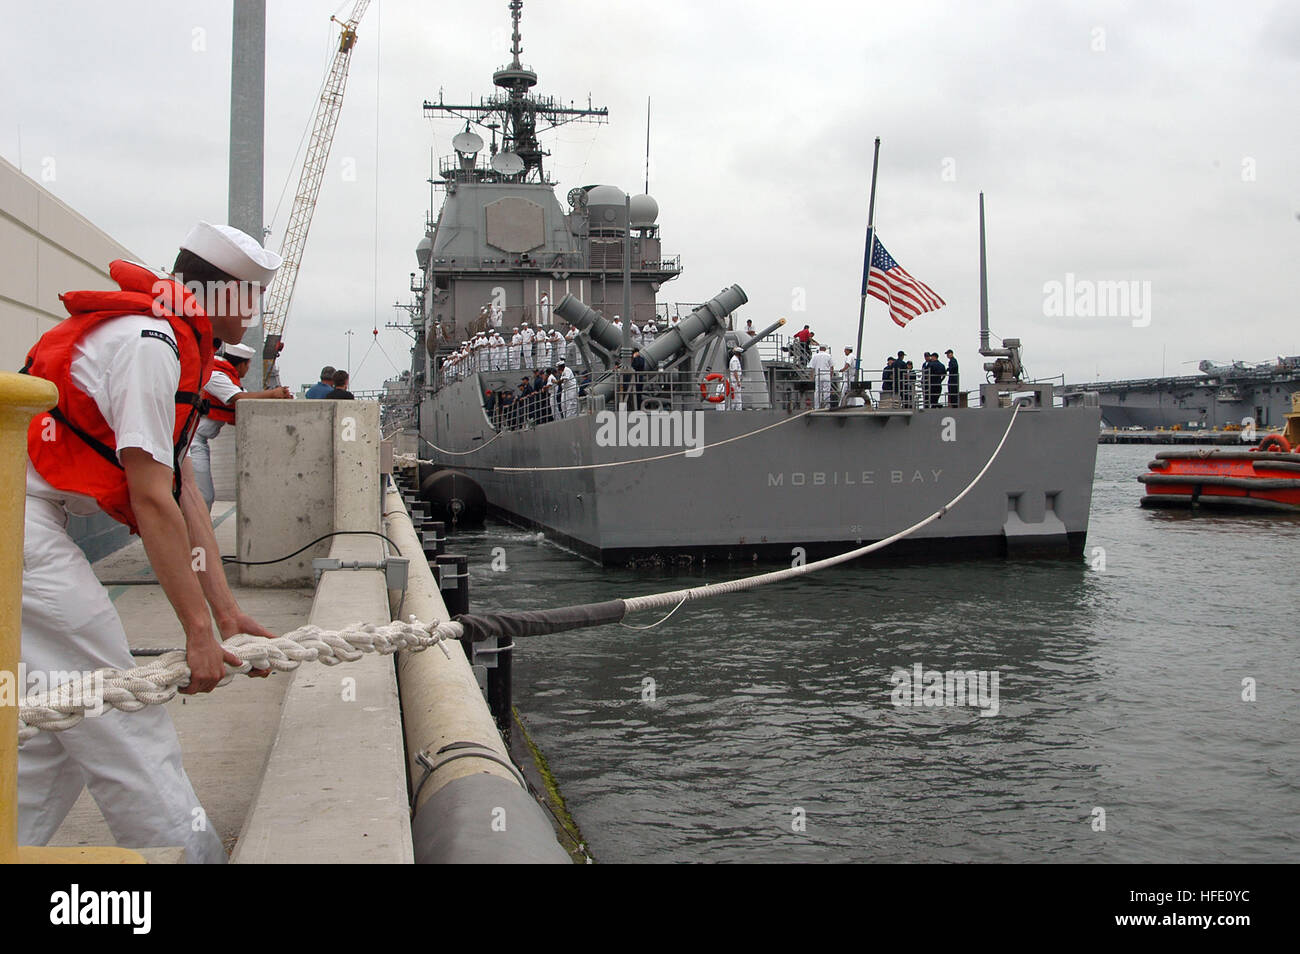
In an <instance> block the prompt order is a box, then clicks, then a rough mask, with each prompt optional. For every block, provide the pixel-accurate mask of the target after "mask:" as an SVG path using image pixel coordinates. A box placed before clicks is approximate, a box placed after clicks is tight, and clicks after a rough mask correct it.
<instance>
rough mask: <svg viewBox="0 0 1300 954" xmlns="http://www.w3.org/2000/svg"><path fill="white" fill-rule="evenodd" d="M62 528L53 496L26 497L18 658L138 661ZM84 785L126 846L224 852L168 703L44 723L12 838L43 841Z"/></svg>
mask: <svg viewBox="0 0 1300 954" xmlns="http://www.w3.org/2000/svg"><path fill="white" fill-rule="evenodd" d="M66 527H67V513H66V511H65V510H64V509H63V508H62V507H61V506H60V505H59V504H57V503H54V502H53V501H50V500H46V499H44V498H42V497H28V498H27V519H26V528H25V539H24V543H23V619H22V640H23V643H22V661H23V662H24V663H26V665H27V671H28V673H33V672H37V671H39V672H45V673H49V672H54V671H59V670H63V671H67V670H76V671H82V670H85V671H90V670H94V669H101V668H104V667H109V666H111V667H113V668H116V669H129V668H131V667H133V666H134V665H136V663H135V661H134V660H133V659H132V657H131V653H130V649H129V646H128V644H127V640H126V633H125V631H124V630H123V629H122V622H121V620H120V619H118V616H117V611H116V610H114V609H113V603H112V601H111V600H110V599H109V597H108V592H107V591H106V590H105V589H104V587H103V586H101V585H100V584H99V582H98V581H97V580H96V579H95V574H94V573H93V571H92V570H91V568H90V563H89V562H88V561H87V560H86V557H85V555H84V554H83V553H82V552H81V549H80V548H79V547H78V546H77V545H76V544H75V543H73V542H72V539H71V538H70V537H69V536H68V534H67V531H66ZM87 786H88V787H89V788H90V793H91V795H93V796H94V798H95V802H96V803H97V804H98V805H99V809H100V811H101V812H102V813H103V815H104V819H105V821H107V822H108V827H109V829H110V830H111V831H112V832H113V837H114V838H115V839H117V842H118V844H119V845H121V846H122V847H125V848H154V847H165V846H177V845H179V846H181V847H183V848H184V849H185V858H186V860H187V861H189V862H191V863H213V862H216V863H224V862H225V861H226V853H225V850H224V849H223V848H222V847H221V839H220V838H219V837H218V836H217V833H216V831H215V829H214V828H213V825H212V822H211V821H210V820H209V819H208V818H207V817H206V815H205V813H204V812H203V809H202V806H201V805H200V804H199V800H198V797H197V796H196V795H195V794H194V788H193V786H192V785H191V784H190V780H189V777H188V776H187V775H186V774H185V768H184V766H183V765H182V764H181V747H180V742H179V740H178V739H177V738H176V729H175V728H174V727H173V725H172V719H171V716H170V715H169V714H168V713H167V710H166V708H165V707H163V706H145V707H144V708H143V709H141V710H140V711H139V712H119V711H117V710H115V709H106V710H105V711H104V712H103V714H101V715H99V716H97V717H87V718H86V719H84V720H83V721H82V722H81V723H79V724H78V725H76V726H74V727H73V728H71V729H68V730H66V731H64V732H41V733H40V734H39V735H37V736H36V737H35V738H33V739H30V740H28V741H27V742H25V743H23V744H22V745H21V746H20V748H19V750H18V843H19V844H20V845H44V844H46V843H47V842H48V841H49V839H50V837H51V836H52V835H53V834H54V832H55V831H56V830H57V829H58V827H59V825H60V824H62V822H63V819H64V816H66V815H67V813H68V811H69V809H71V808H72V805H73V803H74V802H76V800H77V797H78V796H79V795H80V794H81V790H82V788H83V787H87ZM196 829H197V830H196Z"/></svg>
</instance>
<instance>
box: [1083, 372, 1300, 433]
mask: <svg viewBox="0 0 1300 954" xmlns="http://www.w3.org/2000/svg"><path fill="white" fill-rule="evenodd" d="M1286 360H1287V361H1292V360H1294V359H1286ZM1297 390H1300V372H1298V371H1297V370H1296V369H1295V368H1293V367H1290V366H1289V365H1281V364H1280V365H1279V366H1277V367H1273V368H1263V369H1261V368H1244V369H1235V368H1227V369H1225V368H1220V369H1216V371H1215V373H1214V374H1202V375H1199V376H1186V377H1178V378H1144V379H1141V380H1133V381H1108V382H1102V383H1097V384H1075V385H1067V386H1066V387H1065V388H1063V389H1062V390H1061V392H1060V394H1061V397H1062V399H1063V400H1064V402H1065V403H1066V404H1067V405H1072V404H1082V403H1083V402H1084V400H1085V395H1096V400H1097V401H1098V402H1099V403H1100V406H1101V417H1102V420H1103V421H1104V422H1105V423H1106V425H1107V426H1109V427H1142V428H1148V429H1154V428H1157V427H1174V426H1175V425H1177V426H1179V427H1183V428H1186V427H1189V426H1190V427H1194V428H1195V427H1206V428H1214V427H1223V426H1224V425H1228V424H1236V425H1239V424H1241V423H1242V422H1243V421H1245V420H1252V421H1254V422H1255V423H1256V425H1258V426H1259V427H1281V426H1282V425H1283V424H1285V423H1286V415H1287V413H1288V412H1289V411H1290V410H1291V395H1292V394H1293V393H1295V392H1296V391H1297Z"/></svg>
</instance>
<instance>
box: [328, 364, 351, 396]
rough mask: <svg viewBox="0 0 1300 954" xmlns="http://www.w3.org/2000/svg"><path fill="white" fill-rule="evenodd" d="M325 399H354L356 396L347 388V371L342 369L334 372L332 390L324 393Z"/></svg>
mask: <svg viewBox="0 0 1300 954" xmlns="http://www.w3.org/2000/svg"><path fill="white" fill-rule="evenodd" d="M325 400H327V401H355V400H356V397H355V396H354V395H353V394H352V392H351V391H349V390H348V373H347V372H346V371H343V370H338V371H335V372H334V390H333V391H331V392H330V393H329V394H327V395H325Z"/></svg>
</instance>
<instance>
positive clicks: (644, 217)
mask: <svg viewBox="0 0 1300 954" xmlns="http://www.w3.org/2000/svg"><path fill="white" fill-rule="evenodd" d="M658 218H659V203H658V202H656V201H655V200H654V199H653V198H652V197H651V196H648V195H634V196H632V222H631V225H632V228H634V229H645V228H649V227H650V226H652V225H654V224H655V220H656V219H658Z"/></svg>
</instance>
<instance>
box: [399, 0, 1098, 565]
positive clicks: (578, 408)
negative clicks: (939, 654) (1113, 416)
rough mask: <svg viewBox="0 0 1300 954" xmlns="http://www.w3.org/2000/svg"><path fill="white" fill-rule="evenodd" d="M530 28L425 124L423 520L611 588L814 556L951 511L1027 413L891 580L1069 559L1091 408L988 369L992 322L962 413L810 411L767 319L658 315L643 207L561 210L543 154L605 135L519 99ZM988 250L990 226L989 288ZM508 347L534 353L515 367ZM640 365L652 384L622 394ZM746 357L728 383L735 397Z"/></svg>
mask: <svg viewBox="0 0 1300 954" xmlns="http://www.w3.org/2000/svg"><path fill="white" fill-rule="evenodd" d="M521 6H522V4H521V3H519V2H518V0H516V2H513V3H511V4H510V10H511V15H512V18H513V59H512V61H511V62H510V63H508V64H507V65H505V66H502V67H501V68H499V69H498V70H497V71H496V72H495V73H494V75H493V84H494V85H495V87H496V91H495V92H494V93H493V94H492V95H490V96H486V97H483V98H481V99H480V100H479V101H478V102H477V103H466V104H456V103H448V102H444V101H443V100H442V99H439V100H438V101H437V102H428V101H426V102H425V104H424V110H425V113H426V115H428V116H431V117H435V118H438V117H448V116H450V117H455V118H456V119H457V120H458V121H459V122H460V123H461V124H462V130H461V131H460V132H459V133H458V134H457V135H456V136H455V137H454V139H453V140H452V143H453V146H454V149H455V153H454V155H449V156H446V157H444V158H443V159H442V160H441V161H440V162H439V165H438V172H437V175H436V177H434V178H433V179H432V180H431V181H432V183H433V185H434V187H435V188H436V189H438V190H440V191H441V192H442V193H443V200H442V204H441V207H440V209H439V210H438V211H437V214H436V217H435V216H434V213H433V210H432V209H431V210H430V215H429V218H428V220H427V221H428V228H427V232H426V234H425V235H424V236H423V238H422V239H421V240H420V241H419V244H418V246H417V249H416V256H417V260H418V263H419V267H420V271H419V273H418V274H416V275H413V276H412V283H411V288H412V292H413V293H414V294H415V296H416V297H415V300H414V302H413V304H412V305H411V306H410V312H411V328H410V331H411V334H412V336H413V337H414V338H415V340H416V346H415V348H414V349H413V354H414V356H415V360H414V363H413V367H412V373H411V381H412V384H413V387H412V388H411V393H412V394H413V397H412V399H411V402H412V408H411V410H412V412H413V414H414V415H415V416H416V417H417V419H418V431H419V435H420V437H421V438H422V440H421V442H420V451H419V456H420V457H421V458H423V459H425V460H426V461H428V463H426V464H425V465H424V467H423V473H422V481H423V483H422V492H423V493H424V495H425V496H426V497H427V498H429V499H430V500H431V502H432V504H433V505H434V507H435V510H436V511H438V512H439V513H441V514H442V515H444V516H446V517H447V518H448V519H450V520H452V521H453V522H456V521H459V522H466V521H471V520H474V519H476V518H478V517H479V514H480V512H482V511H484V510H486V511H487V512H490V513H493V514H495V515H497V516H499V517H502V518H504V519H506V520H508V521H511V522H514V523H516V524H519V525H522V526H527V527H534V528H540V529H542V530H544V531H545V532H546V533H547V535H548V536H549V537H551V538H553V539H555V540H557V541H558V542H561V543H562V544H565V545H567V546H569V547H571V548H572V549H574V550H575V551H577V552H579V553H581V554H583V555H584V556H587V557H589V558H591V559H593V560H596V561H599V562H601V563H604V564H607V565H626V564H629V563H637V562H639V561H643V560H652V561H663V562H669V563H677V564H681V563H689V562H694V561H699V560H706V559H724V560H732V561H745V562H749V561H753V560H780V561H783V562H789V561H790V560H791V558H792V554H794V558H796V559H797V558H799V556H800V554H801V553H805V554H807V556H808V557H809V558H812V557H813V556H815V555H816V554H818V553H826V552H839V551H841V550H845V549H849V548H852V547H853V546H855V545H857V544H861V543H864V542H870V541H874V540H879V539H883V538H885V537H887V536H889V535H891V534H893V533H895V532H896V531H898V530H900V529H902V528H904V527H907V526H909V525H910V524H912V523H913V522H915V521H917V520H919V519H921V518H923V517H925V516H927V515H929V514H931V513H933V512H935V511H936V510H938V509H940V508H941V507H943V506H944V505H945V504H946V503H947V502H948V501H949V500H951V499H952V498H953V497H954V496H955V495H956V494H957V493H958V492H959V491H961V489H962V488H963V487H965V486H966V485H967V484H968V483H969V482H970V481H971V480H972V479H973V478H974V477H975V475H976V474H977V473H979V471H980V469H981V467H983V466H984V465H985V463H986V462H987V461H988V460H989V458H990V457H991V456H992V455H993V454H994V451H995V448H997V447H998V444H999V440H1000V439H1001V438H1002V435H1003V433H1004V432H1005V431H1006V430H1007V426H1008V423H1009V422H1010V421H1011V418H1012V413H1013V409H1014V406H1016V405H1019V407H1020V412H1019V416H1018V419H1017V420H1016V423H1015V425H1014V427H1013V428H1012V431H1011V433H1010V435H1009V437H1008V439H1007V441H1006V444H1005V446H1004V447H1003V449H1002V451H1001V453H1000V455H999V456H998V458H997V460H996V461H995V462H994V464H993V466H992V467H991V468H990V469H989V471H988V473H987V474H986V476H985V477H984V478H983V480H982V481H981V482H980V483H979V484H978V486H977V487H976V488H975V489H974V490H973V491H972V492H971V494H970V495H969V496H968V497H967V498H966V499H965V500H963V501H962V503H961V504H960V506H958V507H956V508H954V510H953V511H951V512H949V513H947V514H946V515H945V516H944V517H943V518H942V519H941V520H938V521H936V522H935V523H933V524H931V525H929V526H927V527H926V528H924V529H923V530H922V531H920V532H919V533H917V534H916V535H915V536H914V537H912V538H909V539H907V540H904V541H903V542H902V543H901V544H899V545H897V546H896V547H894V548H891V549H890V550H889V551H887V552H888V553H889V558H890V559H897V558H899V557H900V555H906V554H907V553H908V552H909V551H910V552H911V553H925V554H927V555H940V556H957V555H966V554H983V555H989V554H1006V553H1008V552H1025V553H1035V554H1038V553H1047V554H1070V553H1075V554H1077V553H1080V552H1082V549H1083V546H1084V540H1085V537H1086V533H1087V528H1088V512H1089V505H1090V502H1091V495H1092V478H1093V468H1094V464H1095V459H1096V447H1097V431H1098V421H1099V418H1098V412H1097V409H1096V407H1095V406H1079V407H1062V406H1059V404H1058V402H1057V400H1056V399H1055V396H1054V393H1053V388H1052V386H1051V385H1050V384H1041V383H1034V382H1028V381H1024V380H1022V379H1021V365H1020V360H1019V355H1020V350H1019V341H1018V340H1014V339H1008V340H1006V341H1004V342H1003V347H1002V348H999V349H993V348H990V347H989V346H988V334H987V330H986V329H987V306H985V309H984V311H985V313H984V315H983V317H984V319H985V324H984V325H983V329H982V331H981V339H980V345H981V348H980V351H981V354H983V355H985V356H987V357H991V358H993V359H995V360H993V361H992V362H990V363H988V364H986V365H985V368H986V370H987V371H988V373H989V383H985V384H983V386H982V387H980V389H979V394H978V401H975V400H970V401H968V399H967V395H966V394H964V393H963V394H960V395H958V394H956V393H954V394H953V395H952V396H951V397H950V396H949V394H948V393H947V392H946V391H945V393H944V394H943V395H942V396H941V397H940V398H939V399H938V400H937V401H936V400H933V399H932V398H933V392H930V391H928V390H927V388H926V386H925V382H924V381H923V380H922V381H918V380H916V379H915V377H914V376H911V377H909V378H908V379H906V380H900V381H899V386H898V388H897V389H894V390H890V391H886V392H882V391H881V390H880V384H881V382H880V380H879V373H878V372H877V379H876V380H875V381H872V380H855V381H844V380H842V376H841V375H840V374H839V373H837V374H836V375H835V384H834V387H833V389H830V391H831V393H830V394H829V395H827V394H825V393H821V394H819V393H818V391H819V388H818V382H817V381H815V380H814V378H813V377H812V373H811V372H810V371H809V370H808V368H807V367H806V355H801V354H800V353H799V345H798V344H797V343H796V342H795V341H794V340H793V339H788V338H786V337H785V336H784V334H783V333H782V332H781V322H780V321H777V320H774V319H775V316H770V317H768V318H766V319H763V320H760V321H757V322H754V319H750V321H751V322H754V324H757V325H759V326H760V327H759V328H754V329H751V328H749V327H748V326H745V327H742V323H741V318H740V317H739V315H738V309H739V308H740V307H741V306H742V305H744V304H745V303H746V301H747V298H746V295H745V293H744V291H743V290H742V289H741V288H740V287H739V286H736V285H732V286H730V287H726V288H724V289H723V290H722V291H721V292H720V293H719V294H718V295H717V296H716V297H714V298H713V299H711V300H710V301H708V302H705V303H704V304H702V305H698V306H691V305H670V304H665V303H661V302H659V301H658V293H659V291H660V290H661V287H662V286H663V285H665V284H666V283H667V282H669V281H671V280H673V279H674V278H676V277H677V276H678V275H679V274H680V272H681V269H682V263H681V260H680V258H679V257H677V256H674V255H670V254H668V252H666V251H665V250H664V248H663V246H662V244H661V234H660V226H659V224H658V214H659V209H658V205H657V203H656V202H655V201H654V199H652V198H651V197H650V196H649V195H635V196H628V195H626V194H625V193H624V192H623V191H622V190H621V189H619V188H617V187H615V186H612V185H608V184H595V185H579V186H576V187H573V188H570V189H568V191H567V192H566V193H564V194H565V196H566V198H567V205H568V207H567V209H566V208H562V207H561V205H560V202H559V201H558V200H557V197H556V192H555V190H556V188H557V187H558V184H557V183H556V182H555V181H554V180H553V179H552V178H551V177H550V176H549V175H548V172H547V170H546V166H545V161H546V157H547V155H548V153H547V152H546V151H545V150H544V149H543V148H542V146H541V145H540V144H539V140H538V135H539V133H541V132H543V131H544V130H546V129H549V128H553V127H556V126H559V125H562V124H565V123H568V122H574V121H586V122H603V121H605V119H606V116H607V112H606V110H605V109H603V108H598V107H595V106H592V105H590V103H589V104H588V105H587V106H585V107H583V106H578V107H575V106H572V105H567V106H566V105H562V102H561V101H560V100H558V99H556V98H554V97H551V96H541V95H538V94H537V93H535V92H534V91H533V87H534V86H535V85H536V84H537V74H536V73H535V72H534V71H533V70H532V69H530V68H529V67H527V66H525V65H524V64H523V63H522V62H521V60H520V53H521V39H520V8H521ZM564 102H569V101H564ZM475 130H477V132H476V131H475ZM480 134H481V135H480ZM982 228H983V215H982V204H981V268H983V236H982ZM706 267H707V266H706ZM729 277H738V278H743V276H729ZM719 279H722V276H719ZM720 283H721V282H720ZM755 317H757V316H755ZM616 318H621V320H622V322H623V323H624V324H621V325H620V323H619V322H617V321H616V320H615V319H616ZM632 324H635V325H636V326H638V329H639V332H640V333H639V336H638V337H636V338H633V337H632V329H631V325H632ZM647 325H652V326H653V330H650V331H647V330H646V329H647ZM972 325H973V322H972ZM525 328H527V329H528V330H529V331H531V332H532V333H533V335H536V336H537V337H535V338H534V340H532V341H527V340H525V341H524V343H523V344H522V345H521V344H520V343H519V341H517V340H515V332H516V330H522V329H525ZM529 331H524V332H523V334H524V337H525V339H526V338H527V337H528V336H529ZM553 331H554V332H556V333H557V334H555V335H553V334H552V332H553ZM541 333H544V335H545V338H546V340H545V341H543V340H542V337H541ZM973 333H974V328H973V327H972V338H973V337H974V334H973ZM497 334H500V335H501V341H502V342H504V346H503V345H502V344H499V343H496V338H495V335H497ZM557 337H558V338H560V339H561V340H560V341H555V340H552V339H553V338H557ZM972 344H973V342H972ZM634 346H636V347H640V348H641V349H642V356H643V358H644V359H645V362H646V368H645V370H643V371H639V372H638V373H636V374H635V375H633V374H631V373H629V372H630V370H631V364H630V362H629V360H628V358H629V356H630V354H631V348H632V347H634ZM737 348H739V349H741V350H740V352H739V357H740V359H741V363H742V367H743V371H742V372H741V373H740V375H739V381H738V382H737V386H736V387H735V388H734V389H731V390H730V393H729V389H728V385H729V383H730V381H731V380H735V379H734V378H731V377H730V376H729V375H728V366H729V361H730V359H731V355H733V354H737V352H736V350H735V349H737ZM972 350H973V349H972ZM561 358H562V359H564V361H565V364H566V366H567V367H568V368H569V369H571V371H572V372H573V374H574V379H573V381H572V382H571V384H568V385H567V386H566V384H565V381H564V380H561V379H563V378H564V375H563V374H562V373H561V374H558V375H557V381H558V384H557V386H556V387H554V388H552V389H551V391H550V392H548V393H547V394H545V395H543V396H541V397H529V398H523V399H521V400H515V401H513V402H512V403H510V404H509V405H504V404H503V397H504V396H507V395H514V394H515V392H516V391H520V390H522V383H523V382H522V379H523V378H524V377H525V376H527V377H528V378H529V379H531V378H532V377H533V374H534V369H535V368H538V367H541V368H547V369H549V368H555V367H557V365H558V361H559V359H561ZM973 363H974V362H971V364H973ZM616 365H618V366H619V368H620V370H619V371H617V372H615V370H614V368H615V366H616ZM965 373H967V374H969V373H970V372H965ZM974 377H975V376H974V375H971V378H974ZM980 377H981V378H982V377H983V376H982V375H981V376H980ZM968 380H969V379H968ZM557 392H558V393H557ZM552 394H554V399H552ZM1081 403H1082V402H1081ZM968 405H969V406H968Z"/></svg>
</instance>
